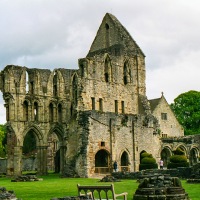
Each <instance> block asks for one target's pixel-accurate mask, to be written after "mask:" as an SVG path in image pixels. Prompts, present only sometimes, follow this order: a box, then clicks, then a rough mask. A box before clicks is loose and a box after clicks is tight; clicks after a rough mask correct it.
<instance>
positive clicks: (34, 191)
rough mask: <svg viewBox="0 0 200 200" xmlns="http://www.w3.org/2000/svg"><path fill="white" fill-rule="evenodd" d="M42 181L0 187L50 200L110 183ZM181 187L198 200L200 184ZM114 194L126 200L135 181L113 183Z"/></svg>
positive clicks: (29, 198)
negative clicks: (86, 186) (80, 185)
mask: <svg viewBox="0 0 200 200" xmlns="http://www.w3.org/2000/svg"><path fill="white" fill-rule="evenodd" d="M42 178H43V179H44V180H43V181H36V182H11V179H9V178H0V187H5V188H6V189H7V190H14V191H15V194H16V196H17V198H21V199H22V200H38V199H41V200H50V199H51V198H53V197H64V196H77V183H80V184H82V185H97V184H104V185H108V184H110V183H102V182H99V179H90V178H59V176H58V175H56V174H50V175H48V176H43V177H42ZM182 184H183V187H184V188H185V190H186V192H187V193H188V194H189V197H190V198H191V199H192V200H199V199H200V184H187V183H186V181H182ZM114 185H115V192H116V193H122V192H128V200H131V199H132V198H133V194H134V192H135V190H136V189H137V187H138V183H137V182H136V180H122V181H121V182H115V183H114Z"/></svg>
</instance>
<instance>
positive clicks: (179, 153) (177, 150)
mask: <svg viewBox="0 0 200 200" xmlns="http://www.w3.org/2000/svg"><path fill="white" fill-rule="evenodd" d="M173 152H174V155H185V153H184V151H183V150H181V148H177V149H176V150H175V151H173Z"/></svg>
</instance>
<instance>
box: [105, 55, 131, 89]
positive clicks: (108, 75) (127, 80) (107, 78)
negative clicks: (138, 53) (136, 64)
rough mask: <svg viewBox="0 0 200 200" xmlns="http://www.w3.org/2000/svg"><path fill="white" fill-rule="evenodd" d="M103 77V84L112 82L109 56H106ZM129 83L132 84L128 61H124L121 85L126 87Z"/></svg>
mask: <svg viewBox="0 0 200 200" xmlns="http://www.w3.org/2000/svg"><path fill="white" fill-rule="evenodd" d="M104 77H105V82H112V65H111V59H110V58H109V56H107V57H106V59H105V64H104ZM130 82H132V74H131V69H130V64H129V62H128V61H125V62H124V65H123V83H124V85H127V84H128V83H130Z"/></svg>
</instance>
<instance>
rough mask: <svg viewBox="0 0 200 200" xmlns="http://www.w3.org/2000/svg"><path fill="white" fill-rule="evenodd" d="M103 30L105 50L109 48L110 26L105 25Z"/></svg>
mask: <svg viewBox="0 0 200 200" xmlns="http://www.w3.org/2000/svg"><path fill="white" fill-rule="evenodd" d="M105 29H106V34H105V35H106V44H105V46H106V48H108V47H109V46H110V26H109V25H108V24H107V23H106V24H105Z"/></svg>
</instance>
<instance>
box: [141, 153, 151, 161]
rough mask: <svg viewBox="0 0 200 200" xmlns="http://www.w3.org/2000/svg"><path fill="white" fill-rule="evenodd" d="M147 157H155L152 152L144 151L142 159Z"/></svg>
mask: <svg viewBox="0 0 200 200" xmlns="http://www.w3.org/2000/svg"><path fill="white" fill-rule="evenodd" d="M145 157H150V158H153V156H152V154H150V153H147V152H144V153H142V154H141V159H143V158H145Z"/></svg>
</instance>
